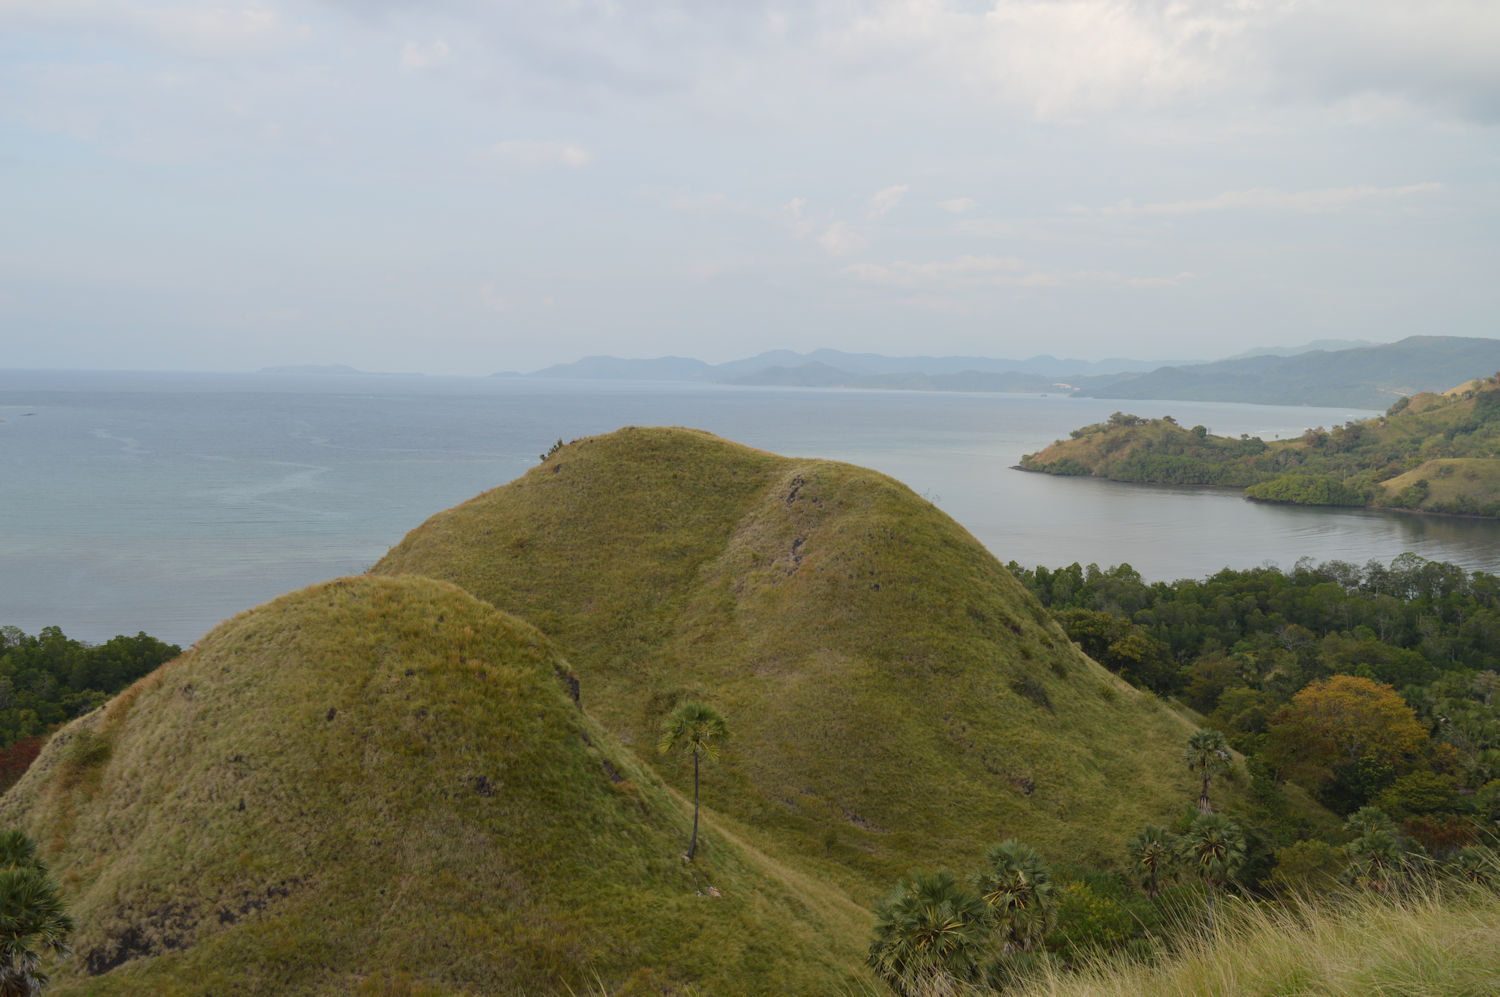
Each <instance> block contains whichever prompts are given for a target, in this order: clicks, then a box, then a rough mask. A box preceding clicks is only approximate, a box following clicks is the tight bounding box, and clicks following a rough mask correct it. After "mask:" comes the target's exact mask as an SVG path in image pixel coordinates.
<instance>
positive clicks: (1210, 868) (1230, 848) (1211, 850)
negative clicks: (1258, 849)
mask: <svg viewBox="0 0 1500 997" xmlns="http://www.w3.org/2000/svg"><path fill="white" fill-rule="evenodd" d="M1177 854H1178V856H1179V857H1180V858H1181V859H1182V863H1183V865H1185V866H1187V867H1188V868H1190V869H1192V870H1193V871H1194V872H1195V873H1196V874H1197V876H1198V878H1199V879H1201V880H1203V882H1204V884H1205V885H1207V886H1208V924H1209V928H1210V929H1212V927H1213V920H1214V896H1215V895H1216V894H1217V893H1218V891H1219V890H1220V889H1222V888H1223V887H1224V886H1226V885H1228V883H1229V881H1230V880H1231V879H1233V878H1234V876H1235V874H1236V873H1238V872H1239V871H1240V866H1242V865H1244V864H1245V835H1244V833H1243V832H1241V831H1240V828H1239V825H1238V824H1236V823H1235V822H1234V821H1232V820H1230V819H1229V818H1228V817H1225V816H1224V815H1223V814H1199V815H1198V817H1197V819H1196V820H1194V821H1193V824H1192V826H1191V827H1189V828H1188V832H1187V834H1185V835H1183V836H1182V841H1181V842H1180V843H1179V844H1178V846H1177Z"/></svg>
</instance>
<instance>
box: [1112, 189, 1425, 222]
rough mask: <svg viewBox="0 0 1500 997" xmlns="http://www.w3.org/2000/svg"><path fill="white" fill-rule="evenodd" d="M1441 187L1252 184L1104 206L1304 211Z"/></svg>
mask: <svg viewBox="0 0 1500 997" xmlns="http://www.w3.org/2000/svg"><path fill="white" fill-rule="evenodd" d="M1442 189H1443V185H1442V184H1440V183H1433V182H1426V183H1414V184H1407V185H1405V186H1401V187H1376V186H1373V185H1370V184H1362V185H1360V186H1356V187H1324V188H1321V189H1316V190H1294V191H1286V190H1275V189H1272V188H1266V187H1255V188H1251V189H1249V190H1226V191H1224V192H1223V193H1221V194H1215V195H1214V196H1213V197H1205V198H1201V199H1198V200H1193V201H1160V202H1155V203H1148V204H1136V203H1135V202H1134V201H1129V200H1126V201H1121V202H1119V203H1118V204H1114V205H1111V206H1109V207H1107V208H1105V209H1104V214H1107V215H1147V216H1149V215H1198V214H1206V213H1209V212H1218V211H1293V212H1301V213H1306V214H1311V213H1317V212H1327V211H1338V210H1340V209H1342V208H1347V207H1349V206H1350V205H1353V204H1358V203H1360V202H1364V201H1384V200H1394V199H1398V198H1405V197H1411V196H1413V195H1421V194H1434V193H1437V192H1438V191H1441V190H1442Z"/></svg>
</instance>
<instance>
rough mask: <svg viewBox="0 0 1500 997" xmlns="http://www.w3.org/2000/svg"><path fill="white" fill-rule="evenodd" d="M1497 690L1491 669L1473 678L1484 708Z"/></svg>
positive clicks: (1499, 685) (1498, 685) (1499, 679)
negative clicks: (1482, 699) (1482, 695)
mask: <svg viewBox="0 0 1500 997" xmlns="http://www.w3.org/2000/svg"><path fill="white" fill-rule="evenodd" d="M1497 394H1500V392H1497ZM1497 689H1500V675H1497V674H1495V670H1494V669H1493V668H1486V669H1485V670H1484V671H1482V672H1480V673H1479V674H1478V675H1475V676H1474V691H1475V692H1478V693H1483V694H1484V705H1485V706H1489V705H1490V700H1491V699H1493V698H1494V696H1495V690H1497Z"/></svg>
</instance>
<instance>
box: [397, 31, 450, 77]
mask: <svg viewBox="0 0 1500 997" xmlns="http://www.w3.org/2000/svg"><path fill="white" fill-rule="evenodd" d="M451 56H452V52H451V51H450V50H449V48H448V43H447V42H445V41H443V40H442V39H441V38H439V39H437V40H436V41H432V42H427V43H426V44H423V43H422V42H407V43H406V44H405V45H403V46H401V69H402V70H403V71H404V72H408V73H414V72H417V71H418V70H422V69H426V68H428V67H429V66H440V65H442V64H443V63H445V62H447V61H448V59H449V58H450V57H451Z"/></svg>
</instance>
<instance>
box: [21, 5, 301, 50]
mask: <svg viewBox="0 0 1500 997" xmlns="http://www.w3.org/2000/svg"><path fill="white" fill-rule="evenodd" d="M0 25H13V26H18V27H21V28H26V27H43V28H50V29H69V28H74V29H78V30H82V31H87V32H90V33H95V32H98V33H104V34H109V33H116V34H124V35H134V36H137V37H141V36H144V37H145V38H147V39H149V40H151V41H152V42H154V43H156V44H157V45H159V46H161V47H163V48H167V49H171V50H175V51H179V52H188V53H191V54H195V55H216V56H217V55H228V54H236V53H243V52H249V51H256V50H260V49H265V48H268V47H275V46H278V45H285V44H289V43H293V42H299V41H304V40H306V39H307V38H308V37H309V35H310V33H311V32H310V29H309V28H308V27H307V26H306V25H303V24H293V23H291V22H289V21H288V20H287V19H286V18H285V17H283V16H282V14H281V12H280V11H278V10H276V9H274V8H272V7H268V6H266V5H264V4H261V3H253V2H252V3H241V4H238V5H235V4H193V3H187V4H175V5H172V4H168V5H163V4H159V3H157V4H153V3H143V2H131V0H0Z"/></svg>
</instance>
